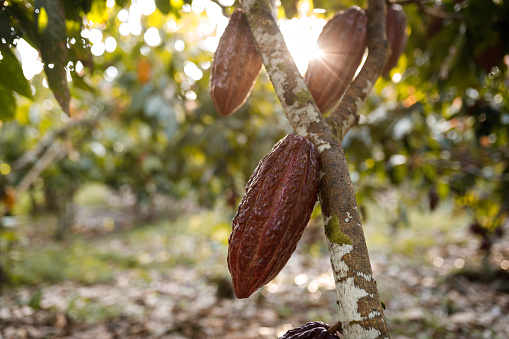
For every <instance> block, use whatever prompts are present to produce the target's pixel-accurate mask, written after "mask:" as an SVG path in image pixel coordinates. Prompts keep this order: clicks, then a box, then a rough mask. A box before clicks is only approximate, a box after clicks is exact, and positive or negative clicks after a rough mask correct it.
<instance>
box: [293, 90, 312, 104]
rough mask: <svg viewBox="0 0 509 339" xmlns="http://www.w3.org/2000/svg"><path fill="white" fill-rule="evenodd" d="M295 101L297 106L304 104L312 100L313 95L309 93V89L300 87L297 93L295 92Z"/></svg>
mask: <svg viewBox="0 0 509 339" xmlns="http://www.w3.org/2000/svg"><path fill="white" fill-rule="evenodd" d="M295 101H296V102H297V104H298V105H299V106H306V105H308V104H309V103H310V102H312V101H313V96H312V95H311V91H309V90H305V89H301V90H300V91H298V92H297V93H295Z"/></svg>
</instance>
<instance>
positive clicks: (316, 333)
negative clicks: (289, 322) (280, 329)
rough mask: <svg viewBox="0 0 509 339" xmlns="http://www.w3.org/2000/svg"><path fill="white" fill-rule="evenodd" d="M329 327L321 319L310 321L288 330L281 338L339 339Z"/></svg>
mask: <svg viewBox="0 0 509 339" xmlns="http://www.w3.org/2000/svg"><path fill="white" fill-rule="evenodd" d="M329 327H330V326H329V325H327V324H325V323H323V322H321V321H314V322H309V323H307V324H306V325H304V326H302V327H298V328H294V329H293V330H290V331H288V332H286V333H285V334H284V335H283V336H282V337H281V338H279V339H338V338H339V337H338V336H337V335H336V334H331V333H329V332H327V330H328V329H329Z"/></svg>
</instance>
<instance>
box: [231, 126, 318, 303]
mask: <svg viewBox="0 0 509 339" xmlns="http://www.w3.org/2000/svg"><path fill="white" fill-rule="evenodd" d="M318 179H319V174H318V151H317V149H316V147H315V146H314V145H313V144H312V143H311V142H310V141H309V140H307V139H306V138H304V137H302V136H300V135H295V134H290V135H287V136H286V137H285V138H283V139H281V140H280V141H279V142H278V143H277V144H276V145H274V147H273V148H272V150H271V151H270V152H269V153H268V154H266V155H265V156H264V157H263V159H262V160H260V163H259V164H258V166H257V167H256V169H255V171H254V172H253V174H252V175H251V177H250V178H249V181H248V183H247V186H246V193H245V194H244V196H243V197H242V200H241V202H240V204H239V208H238V211H237V214H236V215H235V217H234V218H233V229H232V232H231V234H230V238H229V239H228V269H229V270H230V274H231V276H232V280H233V288H234V290H235V295H236V296H237V297H238V298H239V299H242V298H247V297H249V296H250V295H251V294H252V293H253V292H254V291H256V290H257V289H258V288H260V287H262V286H263V285H265V284H267V283H268V282H269V281H271V280H272V279H273V278H274V277H275V276H276V275H277V274H278V273H279V272H280V271H281V270H282V269H283V267H284V266H285V264H286V262H287V261H288V259H290V257H291V255H292V253H293V252H294V251H295V248H296V247H297V243H298V242H299V239H300V238H301V236H302V233H303V232H304V229H305V227H306V225H307V223H308V221H309V218H310V216H311V212H312V211H313V207H314V205H315V202H316V198H317V195H318Z"/></svg>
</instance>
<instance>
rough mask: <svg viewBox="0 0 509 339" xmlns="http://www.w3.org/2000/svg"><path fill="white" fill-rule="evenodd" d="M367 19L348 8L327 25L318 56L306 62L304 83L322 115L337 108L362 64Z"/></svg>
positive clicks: (321, 34) (361, 13)
mask: <svg viewBox="0 0 509 339" xmlns="http://www.w3.org/2000/svg"><path fill="white" fill-rule="evenodd" d="M367 20H368V19H367V16H366V12H364V11H363V10H362V9H361V8H359V7H357V6H353V7H350V8H349V9H347V10H345V11H341V12H338V13H337V14H336V15H335V16H334V17H333V18H332V19H331V20H330V21H329V22H327V24H326V25H325V26H324V27H323V31H322V33H320V36H319V37H318V41H317V46H318V48H319V49H320V51H321V56H320V57H317V58H314V59H312V60H311V61H310V62H309V65H308V70H307V72H306V82H307V84H308V87H309V90H310V91H311V93H312V94H313V98H314V99H315V102H316V104H317V105H318V108H319V109H320V112H322V113H326V112H327V111H329V110H330V109H331V108H332V107H334V105H336V103H337V102H338V101H339V99H340V98H341V96H342V95H343V93H344V92H345V90H346V88H347V87H348V86H349V85H350V82H351V81H352V78H353V77H354V75H355V72H356V71H357V68H358V67H359V64H360V63H361V61H362V55H363V54H364V50H365V49H366V31H367Z"/></svg>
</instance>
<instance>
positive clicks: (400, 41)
mask: <svg viewBox="0 0 509 339" xmlns="http://www.w3.org/2000/svg"><path fill="white" fill-rule="evenodd" d="M405 30H406V14H405V11H404V10H403V7H402V6H401V5H399V4H392V5H390V6H388V7H387V16H386V21H385V31H386V33H387V40H389V42H390V43H391V56H390V57H389V60H387V63H386V64H385V67H384V69H383V71H382V75H383V76H384V77H386V76H388V75H389V72H390V70H391V69H392V68H393V67H394V66H396V65H397V64H398V59H399V57H400V56H401V54H402V53H403V52H404V51H405V47H406V42H407V36H406V34H405Z"/></svg>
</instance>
